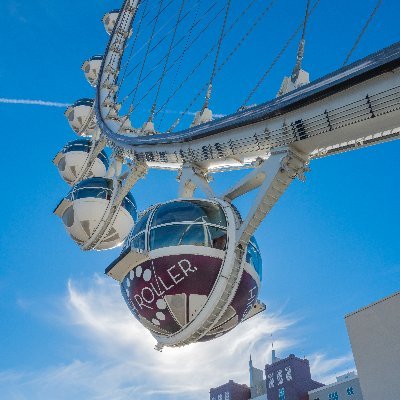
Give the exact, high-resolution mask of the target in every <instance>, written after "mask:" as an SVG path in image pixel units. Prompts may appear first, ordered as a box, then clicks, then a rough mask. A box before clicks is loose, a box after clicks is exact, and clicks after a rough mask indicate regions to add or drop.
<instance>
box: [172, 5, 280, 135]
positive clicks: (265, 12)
mask: <svg viewBox="0 0 400 400" xmlns="http://www.w3.org/2000/svg"><path fill="white" fill-rule="evenodd" d="M275 2H276V0H271V2H270V3H269V4H268V5H267V6H266V7H265V9H264V10H263V12H262V13H261V14H260V15H259V16H258V17H257V19H256V20H255V21H254V23H253V24H252V25H251V26H250V28H249V29H248V30H247V32H246V33H245V34H244V35H243V36H242V37H241V39H240V40H239V41H238V43H237V44H236V46H235V47H234V48H233V49H232V51H231V52H230V53H229V54H228V55H227V56H226V58H225V59H224V61H223V62H222V63H221V64H220V65H219V67H218V68H217V70H216V73H215V74H216V75H217V74H218V73H219V72H221V70H222V68H223V67H224V66H225V65H226V64H227V63H228V62H229V61H230V59H231V58H232V57H233V55H234V54H235V53H236V52H237V51H238V50H239V48H240V47H241V46H242V44H243V43H244V42H245V41H246V39H247V38H248V37H249V36H250V34H251V33H252V32H253V31H254V29H255V28H256V27H257V25H258V24H259V23H260V22H261V21H262V19H263V18H264V17H265V16H266V15H267V14H268V12H269V11H270V9H271V8H272V6H273V5H274V3H275ZM254 3H255V1H253V2H252V3H250V4H249V6H248V7H247V9H245V10H244V11H245V12H247V11H248V9H249V8H250V7H251V6H252V5H253V4H254ZM242 15H244V14H242ZM207 86H208V83H205V84H204V86H202V88H201V89H200V90H199V91H198V92H197V94H196V95H195V97H194V98H193V99H192V101H191V102H190V104H189V105H188V106H187V107H186V109H185V110H184V111H183V112H182V113H181V114H180V116H179V118H178V119H177V120H176V121H175V122H174V124H173V125H172V126H171V127H170V129H169V130H168V132H172V131H173V130H174V129H175V128H176V126H177V125H178V124H179V122H180V120H181V118H182V117H183V116H184V115H185V114H186V113H187V112H188V111H189V109H190V108H191V107H192V105H193V104H194V103H195V102H196V100H197V99H198V98H199V97H200V95H201V94H202V93H203V92H204V90H205V89H206V88H207Z"/></svg>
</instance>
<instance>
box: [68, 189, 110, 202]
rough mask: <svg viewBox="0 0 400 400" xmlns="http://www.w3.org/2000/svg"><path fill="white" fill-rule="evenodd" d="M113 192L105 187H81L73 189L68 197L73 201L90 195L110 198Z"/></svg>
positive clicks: (98, 197)
mask: <svg viewBox="0 0 400 400" xmlns="http://www.w3.org/2000/svg"><path fill="white" fill-rule="evenodd" d="M111 193H112V192H111V190H106V189H103V188H81V189H77V190H73V191H71V192H70V194H69V195H68V197H67V198H68V199H70V200H72V201H73V200H76V199H85V198H88V197H93V198H96V199H105V200H109V199H110V198H111Z"/></svg>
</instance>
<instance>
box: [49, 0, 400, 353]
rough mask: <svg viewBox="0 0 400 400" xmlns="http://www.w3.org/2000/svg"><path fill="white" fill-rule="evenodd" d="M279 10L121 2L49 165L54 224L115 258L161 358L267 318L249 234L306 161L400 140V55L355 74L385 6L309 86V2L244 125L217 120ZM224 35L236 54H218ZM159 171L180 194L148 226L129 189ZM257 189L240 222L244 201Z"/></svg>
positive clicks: (232, 118)
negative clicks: (231, 69)
mask: <svg viewBox="0 0 400 400" xmlns="http://www.w3.org/2000/svg"><path fill="white" fill-rule="evenodd" d="M276 1H277V0H272V1H270V2H268V3H266V2H259V1H258V0H252V1H249V2H247V3H246V4H245V5H242V7H241V8H240V7H239V8H238V7H236V8H235V7H233V6H232V4H231V1H230V0H215V1H210V2H204V1H200V0H198V1H195V2H190V3H189V2H187V1H185V0H168V1H167V0H159V1H158V2H150V1H149V0H144V1H140V0H125V1H124V2H123V4H122V6H121V8H120V9H118V10H112V11H110V12H108V13H107V14H106V15H105V16H104V18H103V23H104V26H105V29H106V31H107V33H108V34H109V35H110V38H109V41H108V45H107V47H106V50H105V52H104V54H103V55H95V56H93V57H91V58H90V59H88V60H87V61H85V62H84V64H83V66H82V70H83V71H84V74H85V76H86V79H87V81H88V82H89V84H90V85H92V86H93V87H94V88H95V97H94V98H93V99H81V100H78V101H76V102H75V103H74V104H73V105H71V106H70V107H68V109H67V110H66V112H65V116H66V118H67V120H68V123H69V125H70V126H71V128H72V130H73V131H74V132H75V133H76V134H77V135H78V137H79V138H78V139H76V140H73V141H71V142H69V143H67V144H66V145H65V146H64V148H63V149H62V150H61V151H60V152H59V153H58V154H57V155H56V157H55V158H54V160H53V162H54V164H55V165H56V167H57V168H58V170H59V173H60V175H61V177H62V179H63V180H64V181H65V182H66V183H67V184H68V185H70V186H71V190H70V191H69V193H68V194H67V195H66V196H65V197H64V198H63V199H62V201H61V202H60V203H59V205H58V206H57V208H56V209H55V211H54V212H55V214H56V215H57V216H59V217H60V218H61V220H62V222H63V224H64V226H65V228H66V230H67V232H68V234H69V235H70V237H71V238H72V239H73V240H74V241H75V242H76V243H77V244H78V245H79V246H80V247H81V249H82V250H107V249H111V248H115V247H117V246H122V251H121V254H120V256H119V257H118V258H117V259H116V260H115V261H114V262H113V263H112V264H111V265H110V266H109V267H108V268H107V270H106V273H107V274H108V275H109V276H110V277H112V278H113V279H115V280H117V281H118V282H119V283H120V287H121V293H122V296H123V298H124V300H125V302H126V304H127V306H128V307H129V309H130V311H131V312H132V314H133V315H134V317H135V318H136V319H137V320H138V321H139V322H140V323H141V324H142V325H143V326H144V327H145V328H146V329H148V330H149V331H150V332H151V334H152V335H153V336H154V337H155V339H156V341H157V345H156V349H158V350H161V349H162V348H163V347H165V346H168V347H180V346H185V345H188V344H190V343H194V342H202V341H208V340H212V339H214V338H217V337H219V336H222V335H224V334H226V333H227V332H229V331H231V330H232V329H234V328H235V327H236V326H237V325H238V324H239V323H241V322H244V321H246V320H247V319H249V318H251V317H253V316H255V315H256V314H258V313H260V312H262V311H264V310H265V305H264V304H263V303H262V302H261V301H260V300H259V299H258V293H259V290H260V286H261V281H262V261H261V255H260V251H259V248H258V245H257V241H256V239H255V237H254V235H255V232H256V230H257V228H258V227H259V225H260V224H261V222H262V221H263V219H264V218H265V217H266V216H267V215H268V213H269V212H270V210H271V209H272V208H273V206H274V205H275V203H276V202H277V201H278V200H279V199H280V197H281V195H282V194H283V193H284V192H285V190H286V189H287V187H288V186H289V185H290V183H291V182H292V181H293V180H294V179H296V178H299V179H301V180H304V179H305V173H306V172H308V171H309V169H308V165H309V163H310V161H311V160H313V159H316V158H323V157H326V156H329V155H334V154H338V153H341V152H345V151H351V150H356V149H360V148H364V147H366V146H370V145H374V144H378V143H383V142H387V141H390V140H394V139H398V138H399V132H400V75H399V71H400V43H397V44H394V45H392V46H391V47H389V48H386V49H383V50H381V51H379V52H377V53H375V54H372V55H371V56H369V57H366V58H364V59H362V60H360V61H357V62H355V63H353V64H349V65H347V64H348V60H349V58H350V56H351V55H352V53H353V51H354V49H355V47H356V46H357V44H358V42H359V41H360V39H361V37H362V35H363V33H364V32H365V30H366V29H367V27H368V24H369V23H370V21H371V20H372V18H373V17H374V16H375V14H376V12H377V10H378V8H379V6H380V4H381V1H378V2H377V4H376V7H375V9H374V10H373V11H372V13H371V15H370V18H369V19H368V21H367V23H366V24H365V25H364V27H363V30H362V31H361V33H360V36H359V37H358V38H357V41H356V42H355V44H354V46H353V48H352V49H351V51H350V53H349V54H348V57H347V58H346V60H345V63H344V65H343V67H342V68H341V69H339V70H338V71H336V72H333V73H331V74H329V75H327V76H325V77H322V78H320V79H318V80H316V81H313V82H310V80H309V74H308V73H307V72H306V71H304V70H303V69H302V59H303V55H304V46H305V35H306V28H307V24H308V22H309V19H310V17H311V16H312V14H313V12H314V10H315V8H316V7H317V6H318V4H319V0H316V1H315V2H314V3H312V2H311V1H310V0H308V1H307V2H306V10H305V17H304V19H303V20H302V21H300V22H299V25H298V27H296V29H295V31H294V32H293V34H292V35H291V36H290V37H289V39H288V41H287V42H286V43H285V44H284V45H283V47H282V49H281V51H280V52H279V54H278V55H277V57H276V58H275V59H274V60H273V62H272V64H271V65H270V66H269V67H268V68H267V69H266V71H265V73H264V74H263V75H262V76H261V78H260V79H259V80H258V81H257V82H256V83H255V85H254V86H253V88H252V89H251V90H250V92H249V94H248V95H247V97H246V99H245V100H244V101H243V102H242V104H239V105H238V109H237V111H234V112H232V113H230V114H229V115H227V116H220V115H213V112H212V107H211V104H212V99H213V96H214V95H215V91H216V88H218V85H217V84H215V81H216V80H217V79H218V77H219V76H220V75H221V71H223V70H224V68H225V66H226V65H227V64H229V62H230V61H231V60H232V58H234V56H235V55H236V54H237V52H238V51H239V49H241V48H242V46H244V45H245V43H246V41H248V40H250V39H249V38H250V37H251V35H252V34H253V33H254V31H255V28H256V27H257V25H259V24H260V23H262V22H263V20H264V19H265V18H266V17H267V15H268V13H269V12H270V10H271V9H272V8H273V7H274V5H275V3H276ZM260 3H262V4H260ZM257 7H259V8H257ZM233 8H234V9H233ZM250 16H252V17H250ZM230 35H231V36H232V37H235V38H236V40H235V43H234V46H233V47H232V48H230V49H228V50H227V49H225V51H224V45H226V38H227V37H229V36H230ZM235 35H236V36H235ZM298 35H301V38H300V42H299V47H298V51H297V59H296V63H295V66H294V68H293V72H292V74H291V76H289V77H285V78H284V80H283V83H282V85H281V87H280V90H279V92H278V95H277V97H276V98H275V99H273V100H270V101H268V102H265V103H263V104H261V105H249V103H250V101H251V100H252V98H253V96H254V95H255V93H256V92H257V91H258V90H259V88H260V86H261V85H262V83H263V82H264V80H265V78H266V77H267V76H268V74H269V73H270V71H271V69H272V68H273V67H274V66H275V65H276V63H277V62H278V60H279V59H280V57H281V56H282V54H283V53H284V52H285V51H286V50H287V48H288V47H289V45H290V44H291V43H292V42H293V41H294V40H295V39H296V38H297V36H298ZM230 43H232V41H231V42H230ZM244 68H245V67H244ZM193 96H194V97H193ZM177 99H178V100H182V101H183V102H186V106H185V107H184V106H181V105H180V103H179V102H177ZM199 101H200V103H199ZM171 104H179V107H181V108H179V110H180V111H179V112H172V111H171V108H170V105H171ZM193 107H198V111H197V112H195V113H193V114H194V115H193V114H192V113H191V110H192V108H193ZM145 113H147V118H146V119H144V120H142V121H140V119H139V118H140V117H139V116H143V115H144V114H145ZM138 121H140V122H138ZM181 126H183V127H181ZM106 148H108V149H109V150H107V151H106ZM151 169H163V170H172V171H176V173H177V177H178V179H179V193H178V194H177V197H176V198H175V199H171V200H170V201H168V202H166V203H161V204H155V205H151V206H150V207H149V208H147V209H146V210H142V211H140V212H139V211H138V209H137V205H136V202H135V199H134V197H133V195H132V193H131V189H132V188H133V187H134V185H135V184H136V182H137V181H138V180H139V179H141V178H143V177H144V176H145V175H146V174H147V173H148V172H149V170H151ZM237 169H243V170H248V173H247V175H246V176H245V177H244V178H242V179H240V180H239V181H238V182H236V183H235V184H234V185H233V186H232V187H231V188H229V189H228V190H227V191H225V192H224V193H216V189H215V188H214V187H213V185H212V184H211V182H212V174H213V173H215V172H226V171H231V170H237ZM196 190H200V191H202V192H203V194H204V196H203V197H201V198H200V197H195V192H196ZM256 190H258V193H257V195H256V197H255V199H254V201H253V203H252V204H251V207H250V211H249V212H248V214H247V215H245V216H242V215H241V214H240V212H239V211H238V209H237V208H236V207H235V205H234V201H235V199H237V198H239V197H241V196H243V195H245V194H247V193H249V192H251V191H256Z"/></svg>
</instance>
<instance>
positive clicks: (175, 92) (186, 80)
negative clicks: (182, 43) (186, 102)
mask: <svg viewBox="0 0 400 400" xmlns="http://www.w3.org/2000/svg"><path fill="white" fill-rule="evenodd" d="M257 1H259V0H252V1H251V2H250V3H249V4H248V5H247V7H246V8H245V9H243V11H242V12H241V14H240V15H239V16H238V17H237V18H236V19H235V20H234V21H233V22H232V24H231V25H230V26H229V28H228V29H227V30H226V32H225V33H224V37H225V36H227V35H228V34H229V33H230V32H231V30H232V29H233V28H234V27H235V26H236V25H237V23H238V22H239V21H240V20H241V19H242V18H243V17H244V16H245V15H246V13H247V12H248V11H249V10H250V8H251V7H252V6H253V5H254V4H255V3H256V2H257ZM217 45H218V42H217V43H215V44H214V45H213V46H212V47H211V48H210V49H209V50H208V52H207V53H206V54H205V56H204V57H203V58H202V59H201V60H200V62H198V63H197V65H196V66H195V67H194V68H193V70H192V71H191V72H190V73H189V74H188V75H187V76H186V78H185V79H184V80H183V81H182V82H181V83H180V85H179V86H178V87H177V88H176V90H175V91H174V92H173V93H172V94H171V95H170V96H169V97H168V98H167V100H166V101H165V102H164V104H163V105H162V106H161V107H160V109H159V110H158V111H157V112H156V114H155V115H157V114H158V113H159V112H160V111H162V110H163V109H164V108H165V107H166V106H167V104H168V103H169V102H170V101H171V99H172V98H173V97H175V95H176V94H177V93H178V91H179V90H180V89H181V88H182V87H183V86H184V85H185V84H186V83H187V82H188V81H189V79H190V78H192V77H193V75H194V73H195V72H196V71H197V69H198V68H199V67H200V66H201V65H202V64H203V62H204V61H205V60H206V59H207V58H208V57H209V56H210V55H211V54H212V52H213V51H214V50H215V49H216V47H217ZM223 64H224V63H223ZM220 69H221V67H219V68H218V70H217V73H218V72H219V71H220ZM208 84H209V83H208V82H207V83H206V84H205V85H204V86H203V87H202V88H201V89H200V91H199V92H198V94H197V95H196V97H195V98H194V99H193V101H192V102H191V103H190V106H189V107H188V108H187V109H186V110H185V111H184V112H183V113H181V115H180V117H179V118H178V119H179V120H180V118H181V117H182V116H183V115H184V114H186V112H187V111H188V109H189V108H190V107H191V105H192V104H193V103H194V101H195V100H197V98H198V97H199V96H200V94H201V93H204V90H205V89H206V88H207V86H208ZM178 123H179V122H178ZM174 125H175V126H176V125H177V124H175V123H174ZM170 131H171V128H170V129H169V130H168V132H170Z"/></svg>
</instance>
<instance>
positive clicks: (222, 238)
mask: <svg viewBox="0 0 400 400" xmlns="http://www.w3.org/2000/svg"><path fill="white" fill-rule="evenodd" d="M205 229H207V232H208V238H209V244H208V245H209V246H210V247H212V248H214V249H218V250H225V249H226V242H227V235H226V231H225V230H224V229H220V228H215V227H214V226H207V225H206V226H205Z"/></svg>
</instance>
